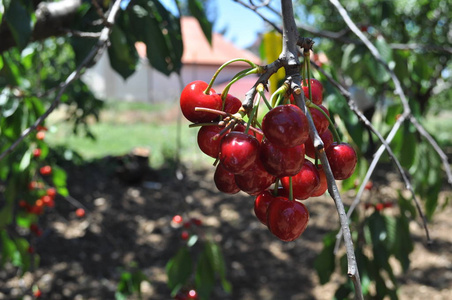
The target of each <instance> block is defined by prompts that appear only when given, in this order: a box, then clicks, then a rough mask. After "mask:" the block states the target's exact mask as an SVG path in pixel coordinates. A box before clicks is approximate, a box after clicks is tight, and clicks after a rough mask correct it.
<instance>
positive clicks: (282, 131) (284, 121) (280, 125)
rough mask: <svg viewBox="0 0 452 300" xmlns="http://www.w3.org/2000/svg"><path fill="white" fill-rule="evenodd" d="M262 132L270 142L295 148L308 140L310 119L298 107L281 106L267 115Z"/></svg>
mask: <svg viewBox="0 0 452 300" xmlns="http://www.w3.org/2000/svg"><path fill="white" fill-rule="evenodd" d="M262 131H263V132H264V135H265V137H266V138H267V139H268V140H269V141H270V142H272V143H273V144H275V145H278V146H279V147H285V148H290V147H295V146H298V145H301V144H304V142H306V140H307V139H308V133H309V127H308V119H307V118H306V115H305V114H304V113H303V112H302V111H301V109H300V108H299V107H298V106H295V105H292V104H287V105H280V106H277V107H275V108H273V109H272V110H270V111H269V112H268V113H267V114H266V115H265V117H264V119H263V120H262Z"/></svg>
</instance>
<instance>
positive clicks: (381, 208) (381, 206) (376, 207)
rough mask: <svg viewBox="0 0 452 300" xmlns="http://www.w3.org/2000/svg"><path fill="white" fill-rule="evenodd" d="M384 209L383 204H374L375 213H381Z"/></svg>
mask: <svg viewBox="0 0 452 300" xmlns="http://www.w3.org/2000/svg"><path fill="white" fill-rule="evenodd" d="M384 208H385V206H384V204H383V203H377V204H375V209H376V210H377V211H382V210H383V209H384Z"/></svg>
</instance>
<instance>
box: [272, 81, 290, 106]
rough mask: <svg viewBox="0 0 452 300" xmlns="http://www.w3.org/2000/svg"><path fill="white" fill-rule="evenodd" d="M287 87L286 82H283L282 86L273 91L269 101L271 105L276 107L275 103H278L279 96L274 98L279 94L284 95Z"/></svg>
mask: <svg viewBox="0 0 452 300" xmlns="http://www.w3.org/2000/svg"><path fill="white" fill-rule="evenodd" d="M287 89H288V85H287V83H286V82H284V84H283V85H282V86H280V87H279V88H278V89H277V90H276V91H275V92H274V93H273V95H272V96H271V98H270V101H271V103H272V107H276V106H277V104H279V102H280V101H279V98H276V97H278V96H279V95H281V94H282V95H284V94H285V93H287Z"/></svg>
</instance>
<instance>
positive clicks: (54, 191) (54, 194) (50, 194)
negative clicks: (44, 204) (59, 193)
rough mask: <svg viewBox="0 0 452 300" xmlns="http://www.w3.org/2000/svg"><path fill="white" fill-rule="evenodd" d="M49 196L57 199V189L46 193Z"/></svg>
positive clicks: (48, 190)
mask: <svg viewBox="0 0 452 300" xmlns="http://www.w3.org/2000/svg"><path fill="white" fill-rule="evenodd" d="M46 194H47V196H49V197H52V198H53V197H55V196H56V189H55V188H48V189H47V191H46Z"/></svg>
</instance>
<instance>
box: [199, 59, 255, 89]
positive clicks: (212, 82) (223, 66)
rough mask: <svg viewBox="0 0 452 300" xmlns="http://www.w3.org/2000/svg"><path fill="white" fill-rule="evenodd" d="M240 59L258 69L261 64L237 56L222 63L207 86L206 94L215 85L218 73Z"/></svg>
mask: <svg viewBox="0 0 452 300" xmlns="http://www.w3.org/2000/svg"><path fill="white" fill-rule="evenodd" d="M239 61H243V62H246V63H248V64H249V65H250V66H251V67H253V68H256V69H259V66H258V65H256V64H255V63H253V62H252V61H250V60H248V59H245V58H235V59H231V60H229V61H227V62H225V63H224V64H223V65H221V66H220V67H219V68H218V70H217V71H216V72H215V74H213V76H212V79H211V80H210V82H209V85H208V86H207V88H206V90H205V91H204V94H206V95H208V94H209V91H210V89H211V88H212V86H213V84H214V82H215V79H216V78H217V76H218V74H220V72H221V71H222V70H223V69H224V68H225V67H227V66H228V65H230V64H232V63H234V62H239Z"/></svg>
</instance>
